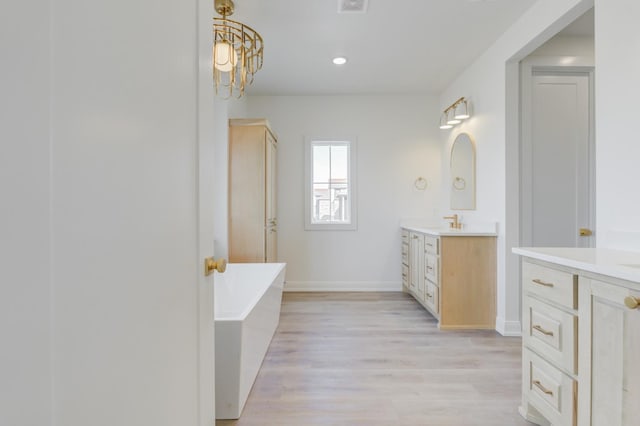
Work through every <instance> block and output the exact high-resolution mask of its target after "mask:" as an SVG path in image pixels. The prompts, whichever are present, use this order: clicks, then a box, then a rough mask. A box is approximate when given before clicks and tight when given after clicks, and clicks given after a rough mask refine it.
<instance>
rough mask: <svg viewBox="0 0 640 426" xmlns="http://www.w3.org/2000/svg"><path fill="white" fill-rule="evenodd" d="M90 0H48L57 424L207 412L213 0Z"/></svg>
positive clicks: (160, 423)
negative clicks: (84, 1)
mask: <svg viewBox="0 0 640 426" xmlns="http://www.w3.org/2000/svg"><path fill="white" fill-rule="evenodd" d="M205 3H206V4H205ZM85 6H86V5H84V6H83V5H82V4H81V3H79V2H77V1H73V0H59V1H58V0H57V1H55V2H52V3H51V8H52V9H53V12H52V15H53V16H54V17H55V19H53V20H52V21H51V22H52V29H51V31H50V33H51V45H52V52H53V53H52V57H53V61H52V65H51V66H52V72H51V85H52V99H51V169H52V172H51V193H52V196H51V207H50V210H51V216H52V217H51V236H52V242H51V254H52V261H51V269H52V286H51V293H52V307H51V312H52V313H51V317H52V322H51V330H52V336H53V337H52V339H51V352H52V357H51V365H52V376H53V387H52V389H51V394H52V398H53V404H52V405H53V416H52V417H53V421H52V424H55V425H60V426H62V425H64V426H87V425H91V426H115V425H118V426H150V425H153V426H176V425H180V426H205V425H207V426H211V425H212V424H214V418H215V413H214V407H213V404H214V402H213V401H214V395H213V389H214V378H213V363H214V359H213V312H212V309H213V301H212V295H213V293H212V285H213V279H212V278H211V277H208V278H204V267H203V258H204V257H205V256H211V255H212V254H213V253H212V250H213V236H212V221H213V214H212V211H211V210H212V208H213V206H212V204H211V203H212V201H211V200H213V197H212V196H211V192H212V191H211V188H212V185H213V181H212V179H211V177H210V176H211V175H212V167H213V160H212V153H213V146H212V145H213V137H212V136H211V133H212V131H211V128H210V126H211V124H210V123H212V121H213V117H212V106H211V103H212V101H213V96H212V95H211V84H212V83H211V68H210V64H211V47H210V46H211V42H210V38H211V16H213V14H214V12H213V10H212V9H213V6H212V2H210V1H208V2H205V1H199V2H182V1H179V0H169V1H164V2H160V3H156V4H154V5H153V7H151V6H150V4H149V2H147V1H144V0H127V1H121V0H118V1H115V2H95V3H92V4H91V6H90V8H91V10H92V16H93V17H92V19H91V22H89V21H88V20H87V19H86V16H87V15H86V12H87V9H86V7H85ZM149 13H151V14H152V15H153V19H143V17H144V16H148V15H149ZM58 18H60V19H58ZM158 28H162V31H158ZM151 34H153V36H152V37H151V36H150V35H151ZM97 46H99V48H96V47H97ZM79 52H82V55H80V56H78V53H79ZM43 78H47V76H46V74H45V75H44V76H43ZM36 266H37V265H36ZM24 273H28V271H25V272H24Z"/></svg>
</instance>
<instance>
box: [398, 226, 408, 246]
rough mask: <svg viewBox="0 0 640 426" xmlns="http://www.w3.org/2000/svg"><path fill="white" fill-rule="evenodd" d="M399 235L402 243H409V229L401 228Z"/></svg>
mask: <svg viewBox="0 0 640 426" xmlns="http://www.w3.org/2000/svg"><path fill="white" fill-rule="evenodd" d="M400 235H401V236H402V244H409V231H407V230H406V229H403V230H402V232H401V234H400Z"/></svg>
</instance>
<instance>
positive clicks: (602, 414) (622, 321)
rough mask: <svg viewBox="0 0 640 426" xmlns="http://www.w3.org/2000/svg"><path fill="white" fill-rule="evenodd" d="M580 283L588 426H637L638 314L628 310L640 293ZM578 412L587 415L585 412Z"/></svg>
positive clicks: (639, 402) (639, 386)
mask: <svg viewBox="0 0 640 426" xmlns="http://www.w3.org/2000/svg"><path fill="white" fill-rule="evenodd" d="M581 284H584V286H585V292H587V291H588V295H589V297H588V299H587V307H586V309H585V316H590V317H591V318H590V320H591V336H590V340H591V341H590V342H589V340H588V338H587V339H586V340H587V341H586V342H585V344H586V345H585V348H584V349H585V351H588V353H589V354H590V355H591V357H590V359H589V357H586V356H585V357H582V356H581V359H583V358H584V361H585V363H589V361H590V362H591V368H590V378H589V379H590V382H591V383H590V387H591V401H590V407H589V408H590V409H591V425H592V426H615V425H621V426H631V425H638V424H639V423H640V420H639V419H638V405H640V369H639V368H638V363H640V309H638V308H637V307H635V308H633V307H632V306H633V301H636V302H635V303H639V302H640V288H639V286H637V285H636V286H635V290H633V289H630V288H628V287H627V286H625V285H624V283H618V284H622V285H616V284H614V283H611V282H606V281H605V280H596V279H588V278H585V279H584V283H581ZM586 289H588V290H586ZM625 301H626V302H627V303H629V304H630V306H627V305H626V304H625ZM589 343H590V344H589ZM588 373H589V372H585V374H588ZM588 381H589V380H585V382H588ZM586 392H588V388H587V389H586ZM586 404H587V401H585V405H586ZM583 411H584V413H585V416H587V415H588V409H587V408H586V407H585V409H584V410H583Z"/></svg>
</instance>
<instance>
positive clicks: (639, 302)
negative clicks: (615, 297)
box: [624, 296, 640, 309]
mask: <svg viewBox="0 0 640 426" xmlns="http://www.w3.org/2000/svg"><path fill="white" fill-rule="evenodd" d="M624 304H625V305H626V306H627V308H629V309H637V308H638V306H640V299H639V298H637V297H633V296H627V297H625V298H624Z"/></svg>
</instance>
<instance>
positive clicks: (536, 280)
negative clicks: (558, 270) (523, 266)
mask: <svg viewBox="0 0 640 426" xmlns="http://www.w3.org/2000/svg"><path fill="white" fill-rule="evenodd" d="M531 281H533V282H534V283H536V284H538V285H541V286H545V287H553V284H552V283H546V282H544V281H542V280H541V279H538V278H536V279H534V280H531Z"/></svg>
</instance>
